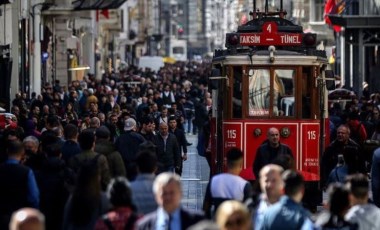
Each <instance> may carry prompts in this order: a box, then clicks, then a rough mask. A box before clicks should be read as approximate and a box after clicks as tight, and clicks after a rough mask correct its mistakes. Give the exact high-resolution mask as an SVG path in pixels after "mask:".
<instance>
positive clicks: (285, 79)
mask: <svg viewBox="0 0 380 230" xmlns="http://www.w3.org/2000/svg"><path fill="white" fill-rule="evenodd" d="M294 75H295V71H294V70H289V69H286V70H285V69H276V70H275V71H274V83H273V92H274V95H273V115H274V116H294V114H295V109H296V108H295V101H294V85H295V84H294Z"/></svg>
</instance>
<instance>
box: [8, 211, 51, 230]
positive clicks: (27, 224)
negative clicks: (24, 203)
mask: <svg viewBox="0 0 380 230" xmlns="http://www.w3.org/2000/svg"><path fill="white" fill-rule="evenodd" d="M9 229H10V230H44V229H45V217H44V215H43V214H42V213H41V212H40V211H38V210H37V209H34V208H22V209H19V210H17V211H16V212H14V213H13V214H12V218H11V221H10V222H9Z"/></svg>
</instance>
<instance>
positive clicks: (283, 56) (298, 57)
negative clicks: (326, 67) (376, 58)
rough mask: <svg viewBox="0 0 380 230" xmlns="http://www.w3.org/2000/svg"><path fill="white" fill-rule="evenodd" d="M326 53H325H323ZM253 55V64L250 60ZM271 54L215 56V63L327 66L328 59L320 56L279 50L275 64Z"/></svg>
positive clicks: (247, 53) (255, 53)
mask: <svg viewBox="0 0 380 230" xmlns="http://www.w3.org/2000/svg"><path fill="white" fill-rule="evenodd" d="M323 52H324V51H323ZM250 55H252V63H251V59H250ZM269 55H270V52H269V51H267V50H259V51H256V52H254V53H249V52H245V53H238V54H227V55H218V56H217V55H215V56H214V58H213V63H214V64H217V63H223V64H224V65H251V64H253V65H269V66H273V65H289V66H294V65H301V66H305V65H318V64H321V63H323V64H327V63H328V59H327V58H326V57H323V56H320V55H302V54H300V53H298V52H294V51H288V50H278V51H276V52H275V54H274V62H271V61H270V60H269Z"/></svg>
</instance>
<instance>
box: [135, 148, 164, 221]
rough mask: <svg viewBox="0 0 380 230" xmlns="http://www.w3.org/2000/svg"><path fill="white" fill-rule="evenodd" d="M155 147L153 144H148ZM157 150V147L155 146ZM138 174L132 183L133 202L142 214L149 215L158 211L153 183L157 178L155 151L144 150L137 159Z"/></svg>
mask: <svg viewBox="0 0 380 230" xmlns="http://www.w3.org/2000/svg"><path fill="white" fill-rule="evenodd" d="M148 143H149V144H151V145H153V144H152V142H148ZM154 148H155V146H154ZM136 163H137V169H138V174H137V176H136V179H135V180H134V181H132V182H131V190H132V197H133V201H134V203H135V205H136V207H137V211H138V213H140V214H144V215H145V214H148V213H150V212H153V211H154V210H156V209H157V207H158V206H157V202H156V200H155V198H154V194H153V182H154V179H155V177H156V170H157V156H156V152H155V149H153V150H149V149H146V150H142V151H140V152H139V153H138V155H137V159H136Z"/></svg>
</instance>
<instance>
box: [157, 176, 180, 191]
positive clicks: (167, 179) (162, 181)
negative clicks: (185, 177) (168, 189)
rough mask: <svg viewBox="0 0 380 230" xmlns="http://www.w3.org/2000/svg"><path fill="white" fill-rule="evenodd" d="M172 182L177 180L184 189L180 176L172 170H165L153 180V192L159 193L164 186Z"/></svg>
mask: <svg viewBox="0 0 380 230" xmlns="http://www.w3.org/2000/svg"><path fill="white" fill-rule="evenodd" d="M171 182H175V183H176V184H178V186H179V187H180V189H181V190H182V188H181V177H180V176H178V175H177V174H175V173H171V172H164V173H160V174H158V176H157V177H156V179H155V180H154V182H153V193H154V194H156V195H157V194H158V192H159V191H160V189H161V188H162V187H164V186H166V185H168V184H169V183H171Z"/></svg>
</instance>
